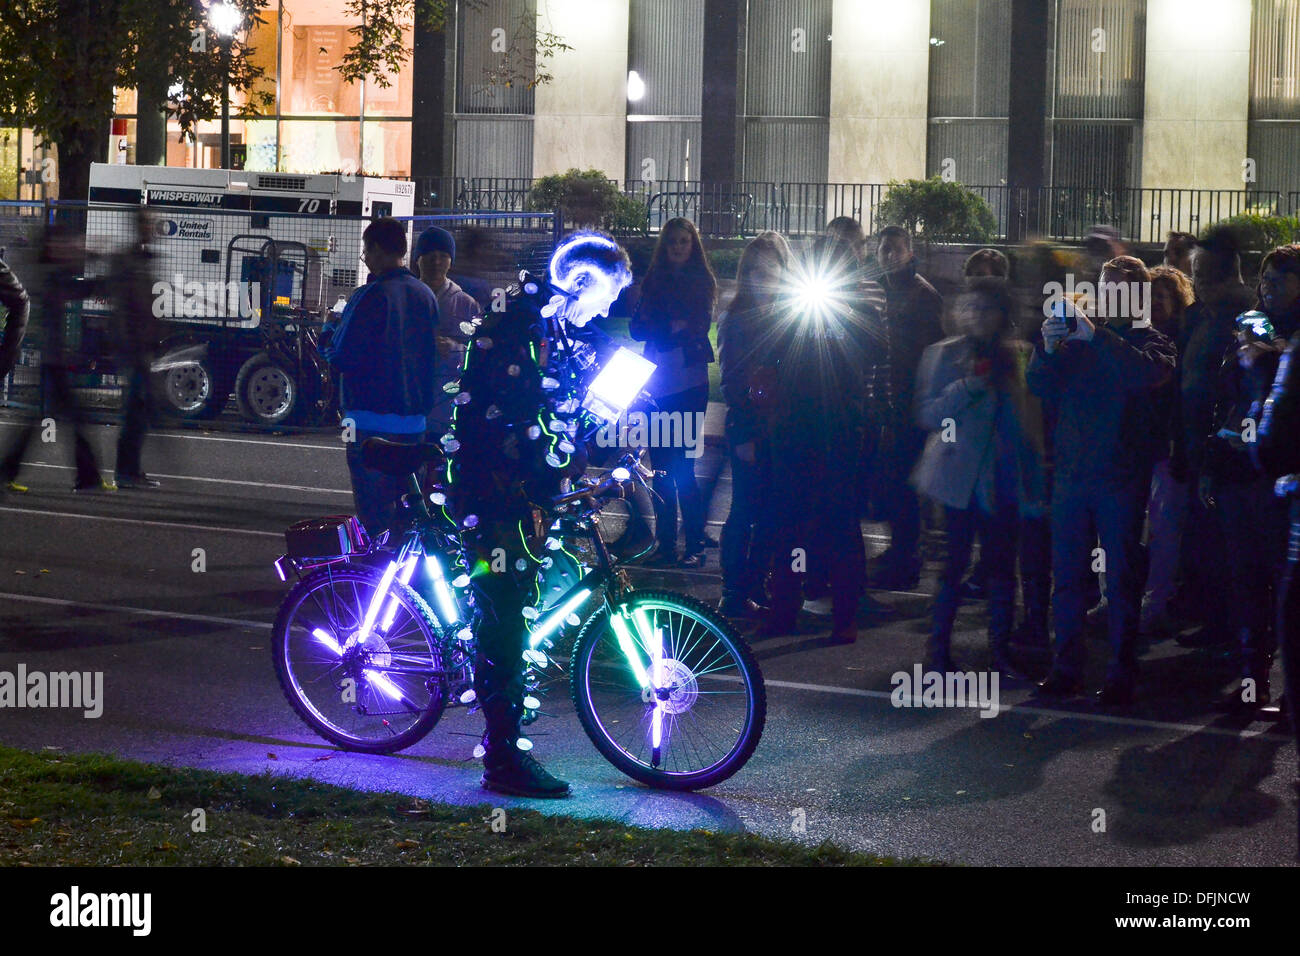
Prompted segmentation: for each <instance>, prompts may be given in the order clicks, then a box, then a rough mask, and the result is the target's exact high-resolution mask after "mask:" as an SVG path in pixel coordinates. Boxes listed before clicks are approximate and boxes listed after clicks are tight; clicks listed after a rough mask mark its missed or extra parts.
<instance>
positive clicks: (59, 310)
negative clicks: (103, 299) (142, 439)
mask: <svg viewBox="0 0 1300 956" xmlns="http://www.w3.org/2000/svg"><path fill="white" fill-rule="evenodd" d="M84 258H85V249H84V245H83V242H82V238H81V236H79V235H78V234H77V233H76V232H74V231H73V230H72V229H71V228H69V227H68V226H66V225H61V224H56V225H53V226H49V227H47V228H46V230H45V234H44V236H43V237H42V239H41V252H40V257H39V259H38V262H39V263H40V264H41V265H42V266H44V270H43V275H42V277H41V292H40V310H39V315H38V319H39V326H40V331H41V337H40V350H41V401H40V412H39V414H38V415H37V416H36V418H34V419H33V420H31V421H29V422H27V424H25V425H24V426H23V427H22V429H21V430H20V431H19V433H18V436H17V437H16V438H15V439H14V441H13V443H12V444H11V445H10V446H9V448H8V450H7V451H6V453H5V455H4V457H3V459H0V483H4V484H6V485H9V486H10V488H11V489H12V490H15V491H25V490H26V489H25V488H24V487H23V486H21V485H18V484H17V478H18V473H19V470H20V469H21V468H22V463H23V459H24V457H25V456H26V454H27V449H28V447H29V446H30V444H31V443H32V441H33V440H34V439H35V438H36V435H37V432H38V430H39V429H40V427H41V426H40V424H39V423H40V421H41V420H43V419H46V418H53V419H55V421H56V423H57V422H58V421H60V420H62V421H64V422H67V423H68V424H69V425H71V426H72V440H73V449H74V462H75V465H76V478H75V479H74V483H73V486H72V490H73V491H74V492H76V493H80V494H96V493H103V492H113V491H117V485H115V484H113V483H112V482H109V481H105V480H104V479H103V477H102V476H101V475H100V473H99V462H98V460H97V458H96V456H95V450H94V448H92V447H91V444H90V441H89V439H88V438H87V436H86V424H87V423H86V419H85V413H84V412H83V411H82V408H81V406H80V404H79V403H78V402H77V398H76V396H75V395H74V394H73V391H72V371H73V368H74V363H75V356H74V355H73V354H71V352H70V351H69V350H68V349H67V348H66V342H65V326H66V315H65V312H66V310H67V307H68V305H69V303H72V302H77V301H80V300H82V299H84V298H86V297H87V296H88V295H92V294H98V293H99V292H100V291H101V290H100V288H99V284H98V283H90V282H87V281H86V280H85V279H83V278H82V277H81V274H80V273H81V265H82V262H83V260H84ZM7 338H8V337H7V336H6V341H7ZM55 435H56V438H57V424H56V432H55Z"/></svg>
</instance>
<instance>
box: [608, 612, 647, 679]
mask: <svg viewBox="0 0 1300 956" xmlns="http://www.w3.org/2000/svg"><path fill="white" fill-rule="evenodd" d="M609 625H610V627H612V628H613V629H614V636H615V637H617V638H618V647H619V650H621V651H622V652H623V656H624V657H626V658H627V662H628V664H629V665H630V666H631V668H632V673H633V674H635V675H636V679H637V682H638V683H639V684H640V685H641V687H642V689H643V690H644V689H645V688H648V687H649V686H650V677H649V675H648V674H646V672H645V665H644V664H642V663H641V655H640V654H638V653H637V650H636V642H635V641H634V640H632V632H631V631H629V630H628V629H627V622H626V621H624V620H623V616H622V615H621V614H619V613H618V612H617V611H615V612H613V613H611V614H610V616H609Z"/></svg>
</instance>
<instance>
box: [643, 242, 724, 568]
mask: <svg viewBox="0 0 1300 956" xmlns="http://www.w3.org/2000/svg"><path fill="white" fill-rule="evenodd" d="M717 289H718V283H717V280H716V279H715V278H714V276H713V270H712V269H711V268H710V267H709V262H708V260H707V259H706V258H705V257H704V244H703V243H702V242H701V241H700V233H699V230H697V229H696V228H695V224H694V223H693V222H691V221H690V220H689V219H681V218H677V219H670V220H668V222H666V223H665V224H664V227H663V229H662V230H661V231H660V233H659V242H658V243H657V244H656V245H655V251H654V255H653V257H652V258H651V259H650V267H649V269H647V270H646V274H645V278H644V279H643V280H642V281H641V298H640V300H639V301H638V303H637V307H636V312H635V314H634V315H633V316H632V320H631V322H630V323H629V325H628V331H629V333H630V334H631V336H632V338H634V339H636V340H637V341H639V342H644V343H645V344H646V345H645V357H646V358H647V359H649V360H650V361H651V362H654V363H655V365H657V366H658V368H657V369H656V370H655V373H654V376H653V377H652V378H651V379H650V382H649V383H648V384H647V386H646V387H647V390H648V391H649V392H650V394H651V396H653V398H654V401H655V405H656V408H657V411H658V412H659V413H660V414H667V415H668V416H670V417H668V418H665V419H664V422H671V423H673V427H672V428H671V429H670V428H669V427H667V426H666V425H664V424H661V425H660V427H658V428H656V429H654V430H653V431H654V433H655V434H657V435H658V436H659V437H660V439H661V442H660V447H657V448H654V449H653V450H652V452H651V456H652V458H653V460H654V464H655V468H656V469H657V470H659V471H662V472H664V473H665V477H664V478H662V479H659V478H657V479H656V480H655V489H654V490H655V494H656V496H657V500H656V501H655V526H656V537H657V538H658V539H659V547H658V549H657V550H656V552H655V554H654V557H653V558H652V559H651V560H652V563H654V564H657V565H676V564H677V563H678V561H677V509H678V505H679V504H680V506H681V513H682V525H683V531H684V534H685V538H686V553H685V557H684V558H683V559H682V561H681V566H682V567H691V568H698V567H702V566H703V564H704V548H705V547H706V546H710V545H712V544H714V542H712V541H711V540H709V539H708V538H706V537H705V534H704V519H705V514H704V510H705V505H704V500H703V498H702V496H701V495H700V490H699V488H698V487H697V486H696V484H695V464H694V458H696V457H698V451H696V450H695V449H688V448H687V447H685V445H686V440H687V439H688V438H690V437H693V438H694V440H695V441H697V442H699V441H703V435H702V432H703V424H704V412H705V410H706V409H707V408H708V404H709V363H710V362H712V361H713V346H712V345H711V344H710V343H709V329H710V327H711V326H712V325H713V306H714V302H715V301H716V299H717ZM687 416H691V420H690V423H689V425H688V424H687ZM665 436H670V440H669V441H667V442H663V441H662V439H663V438H664V437H665Z"/></svg>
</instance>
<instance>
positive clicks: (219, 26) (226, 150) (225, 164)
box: [208, 0, 244, 169]
mask: <svg viewBox="0 0 1300 956" xmlns="http://www.w3.org/2000/svg"><path fill="white" fill-rule="evenodd" d="M243 21H244V15H243V13H241V12H240V10H239V8H238V7H237V6H235V5H234V4H233V3H230V2H229V0H220V2H218V3H214V4H212V6H210V7H208V23H209V25H211V27H212V30H213V32H214V33H216V35H217V36H218V37H220V38H221V168H222V169H229V168H230V41H231V40H232V39H233V38H234V36H235V31H236V30H238V29H239V25H240V24H241V23H243Z"/></svg>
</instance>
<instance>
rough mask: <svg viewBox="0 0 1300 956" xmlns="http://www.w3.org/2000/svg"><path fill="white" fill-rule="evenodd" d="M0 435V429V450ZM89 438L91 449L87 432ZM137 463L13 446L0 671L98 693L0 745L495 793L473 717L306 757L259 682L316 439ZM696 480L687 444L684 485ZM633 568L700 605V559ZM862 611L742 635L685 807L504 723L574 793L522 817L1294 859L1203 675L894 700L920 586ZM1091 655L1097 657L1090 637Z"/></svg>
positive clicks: (1283, 828)
mask: <svg viewBox="0 0 1300 956" xmlns="http://www.w3.org/2000/svg"><path fill="white" fill-rule="evenodd" d="M13 431H14V429H13V426H12V424H11V423H10V422H8V421H7V420H5V419H2V418H0V442H7V441H8V440H9V438H10V437H11V436H12V434H13ZM94 432H95V440H96V443H97V444H98V445H99V446H100V447H101V448H102V449H103V451H104V453H105V456H104V458H103V459H102V460H105V461H111V460H112V458H111V449H112V439H113V436H114V431H113V429H112V428H109V427H97V428H95V429H94ZM147 454H148V462H149V466H150V470H151V471H152V472H154V473H156V474H158V475H159V476H160V477H162V478H163V479H164V480H165V482H166V484H165V487H164V488H163V489H161V490H159V491H154V492H121V493H119V494H117V495H113V496H104V497H94V498H82V497H80V496H75V495H73V494H71V493H70V492H69V491H68V489H69V488H70V486H71V481H72V478H71V476H72V472H71V469H70V468H69V467H68V465H69V464H70V461H69V460H68V456H69V455H70V453H69V452H68V451H67V449H65V448H64V447H63V446H62V445H61V444H57V443H56V444H54V445H50V446H42V447H40V448H39V449H37V452H36V457H35V459H34V460H35V464H34V465H32V466H30V467H29V468H28V469H27V470H26V471H25V472H24V479H25V481H26V482H27V483H28V484H29V485H30V486H31V491H30V493H28V494H26V495H9V496H7V497H4V498H0V529H2V533H0V670H3V671H11V672H12V671H14V670H15V669H16V668H17V666H18V665H19V664H20V663H21V664H24V665H25V666H26V667H27V669H28V670H29V671H32V670H43V671H57V670H70V669H76V670H92V671H103V673H104V682H105V690H104V696H105V704H104V712H103V715H102V716H101V717H99V718H98V719H86V718H85V717H83V716H81V714H80V713H79V712H70V711H66V710H27V709H24V710H10V711H5V712H4V714H3V717H0V740H3V742H4V743H6V744H11V745H16V746H22V747H28V748H32V749H40V748H43V747H57V748H62V749H65V750H70V751H89V750H98V751H111V752H115V753H118V754H121V755H124V756H129V757H133V758H138V759H144V760H152V761H159V762H165V763H172V764H181V765H189V766H196V767H204V768H209V769H217V770H238V771H244V772H260V771H267V770H269V771H271V772H273V773H276V774H285V775H294V776H311V777H314V778H317V779H320V780H325V781H329V782H333V783H340V784H346V785H351V786H357V787H363V788H375V789H394V790H399V791H403V792H406V793H410V794H415V795H420V796H425V797H430V798H436V799H440V800H447V801H453V802H464V803H479V802H482V801H484V799H485V798H489V799H490V802H491V803H493V804H494V805H504V806H509V805H511V804H512V803H515V802H516V801H511V800H509V799H507V798H501V797H493V796H491V795H487V794H485V793H484V792H483V791H482V790H480V788H479V786H478V778H479V770H478V768H477V766H476V763H475V762H474V761H472V760H471V759H470V750H471V748H472V746H473V744H474V742H475V740H476V738H477V737H478V734H479V728H480V721H479V718H478V717H477V715H467V714H466V713H465V712H464V711H454V712H450V713H449V715H448V716H447V717H446V718H445V719H444V721H443V722H442V723H441V724H440V725H439V726H438V727H437V728H436V729H435V731H434V732H433V733H432V734H431V735H430V736H429V737H428V738H426V739H425V740H424V741H422V742H421V743H420V744H418V745H417V746H416V747H414V748H412V750H410V751H409V752H407V753H404V754H401V755H396V756H389V757H374V756H366V755H357V754H348V753H343V752H340V751H338V750H335V749H333V748H332V747H330V746H329V745H327V744H325V743H324V742H323V741H321V740H320V739H318V738H316V737H315V736H314V735H312V734H311V732H310V731H308V730H307V729H306V728H305V727H304V726H303V725H302V724H300V723H299V722H298V720H297V718H296V717H295V716H294V714H293V713H292V712H291V711H290V710H289V708H288V706H287V704H286V703H285V701H284V700H283V698H282V697H281V695H280V692H279V689H278V687H277V685H276V682H275V678H274V675H273V672H272V669H271V662H270V657H269V654H268V653H267V638H268V633H269V629H270V622H271V620H272V619H273V617H274V613H275V608H276V605H277V603H278V601H279V599H280V597H281V596H282V594H283V590H284V586H283V585H281V584H280V582H279V581H278V580H277V578H276V577H275V575H274V573H273V572H272V570H271V561H272V560H273V559H274V558H275V557H276V556H277V555H278V554H279V553H280V550H281V543H282V538H281V535H280V531H281V529H283V527H284V526H286V525H287V524H289V523H290V522H292V521H294V520H297V519H299V518H302V517H305V516H310V515H315V514H325V513H331V512H339V511H346V510H348V509H349V506H350V495H349V494H348V492H347V487H348V483H347V474H346V469H345V466H344V462H343V453H342V451H341V448H340V446H339V445H337V444H336V443H334V442H333V441H332V440H330V439H328V438H323V437H320V436H313V435H307V436H302V435H299V436H290V437H281V438H273V437H261V436H251V435H242V434H231V433H212V434H204V433H201V432H194V431H184V432H172V433H167V434H158V435H155V436H154V437H152V438H151V440H150V445H149V447H148V450H147ZM716 469H717V461H716V456H715V455H714V454H713V453H712V452H710V453H709V454H706V455H705V457H704V459H702V462H701V468H700V470H701V472H710V473H711V472H714V471H716ZM728 487H729V486H728V481H727V479H726V477H725V476H723V477H722V478H721V479H720V480H719V481H718V483H717V488H716V495H715V499H714V506H713V517H714V519H717V518H719V517H721V515H722V514H724V513H725V508H726V500H727V494H728ZM716 530H717V528H716V526H715V527H714V531H715V532H716ZM873 544H878V542H875V541H874V539H873ZM196 548H202V549H204V552H205V556H206V570H205V571H203V572H202V573H198V572H195V571H194V570H193V569H192V564H193V560H194V559H193V555H194V549H196ZM636 573H637V575H638V580H641V579H644V580H645V581H646V582H647V583H649V582H652V581H654V582H656V583H661V584H667V583H670V584H671V585H672V586H674V587H678V588H680V589H684V590H686V591H689V592H690V593H692V594H694V595H697V596H699V597H701V598H704V599H707V600H716V597H717V592H718V586H717V577H716V572H715V571H706V572H673V573H671V574H664V575H661V576H659V577H654V576H652V575H651V574H650V573H648V572H636ZM922 590H926V586H924V585H923V588H922ZM880 596H881V597H882V598H883V599H884V600H886V601H888V602H890V603H892V604H895V605H896V606H897V607H898V608H899V610H900V612H901V613H900V616H899V618H898V619H897V620H896V621H894V622H893V623H891V624H890V625H888V626H885V627H879V628H875V629H871V630H868V631H865V632H864V633H863V637H862V638H861V639H860V640H859V642H858V643H857V644H856V645H853V646H850V647H835V646H830V645H828V644H827V642H826V628H825V624H826V622H825V619H824V618H816V617H811V616H810V617H808V618H807V621H806V624H807V628H808V630H807V632H806V633H803V634H800V635H798V636H794V637H790V638H784V639H779V640H767V641H757V642H756V643H755V648H756V651H757V653H758V656H759V658H760V659H761V662H762V666H763V669H764V673H765V676H766V678H767V681H768V694H769V713H768V722H767V730H766V733H765V734H764V737H763V741H762V743H761V744H760V746H759V749H758V751H757V753H756V754H755V756H754V758H753V760H752V761H751V762H750V764H749V765H748V766H747V767H746V768H745V769H744V770H742V771H741V772H740V773H739V774H737V775H736V776H735V777H733V778H732V779H731V780H729V781H727V782H725V783H724V784H722V785H720V786H718V787H715V788H713V789H711V790H709V791H707V792H705V793H700V794H665V793H659V792H654V791H650V790H647V789H645V788H643V787H641V786H639V785H637V784H635V783H634V782H632V781H631V780H629V779H627V778H625V777H623V776H622V775H621V774H619V773H618V772H617V771H616V770H614V769H613V767H611V766H610V765H608V764H607V763H605V762H604V761H603V760H602V759H601V758H600V757H599V756H598V754H597V753H596V751H595V749H594V748H593V747H592V746H591V744H590V742H589V741H588V740H587V739H586V737H585V736H584V735H583V734H582V731H581V729H580V728H579V726H578V723H577V720H576V717H575V716H574V714H573V710H572V705H571V704H569V703H568V701H567V700H549V701H548V704H549V707H548V710H549V713H550V716H548V717H546V718H544V719H543V720H542V721H541V722H539V723H538V724H537V725H536V726H535V727H534V728H533V731H534V732H533V733H532V734H531V736H532V737H533V738H534V739H535V740H536V742H537V748H538V749H537V752H538V754H539V755H540V756H541V757H542V758H543V759H544V760H545V762H546V763H547V766H548V767H550V768H552V769H553V770H555V771H556V772H557V773H559V774H560V775H562V776H564V777H566V778H567V779H569V780H571V781H573V782H574V784H575V796H574V797H573V798H571V799H570V800H568V801H565V802H564V803H562V804H553V803H540V804H531V805H537V806H539V808H540V809H542V810H544V811H546V812H563V813H571V814H580V815H592V816H605V817H613V818H617V819H620V820H624V821H627V822H629V823H637V824H644V825H648V826H662V827H679V828H689V827H706V828H711V829H738V828H745V829H749V830H753V831H756V832H761V833H765V834H769V835H773V836H779V837H786V838H790V839H797V840H806V841H809V842H820V841H821V840H824V839H830V840H833V841H835V842H837V843H840V844H842V845H844V846H848V847H853V848H858V849H862V850H869V851H874V852H879V853H889V854H896V855H901V856H924V857H932V858H939V859H944V860H952V861H961V862H966V863H976V864H1086V865H1120V864H1139V865H1142V864H1154V865H1185V864H1201V865H1228V866H1234V865H1260V864H1286V863H1290V862H1293V861H1294V858H1295V857H1294V852H1295V851H1294V847H1295V840H1296V830H1295V826H1296V823H1295V819H1296V815H1295V810H1294V796H1293V791H1292V790H1291V788H1290V781H1292V780H1294V779H1295V777H1296V757H1295V753H1294V750H1293V748H1292V747H1291V746H1290V745H1289V744H1288V742H1287V738H1286V737H1284V736H1281V735H1278V734H1276V733H1272V732H1270V728H1271V725H1269V724H1266V723H1262V722H1255V723H1251V722H1247V721H1239V720H1232V719H1229V718H1226V717H1224V716H1221V715H1216V714H1215V713H1214V712H1213V711H1212V710H1211V709H1210V708H1209V707H1207V706H1205V705H1204V704H1203V703H1202V702H1203V701H1205V700H1207V699H1209V697H1210V696H1211V695H1212V694H1213V693H1215V692H1216V691H1217V690H1218V689H1219V688H1220V687H1224V686H1226V685H1227V682H1228V681H1229V679H1230V678H1231V676H1232V674H1231V669H1230V667H1229V666H1228V663H1227V662H1226V661H1223V660H1220V659H1217V658H1214V657H1210V656H1207V655H1205V654H1201V653H1196V652H1189V651H1184V650H1182V649H1180V648H1178V647H1176V646H1173V645H1172V644H1168V643H1167V644H1161V645H1157V646H1156V647H1155V648H1154V649H1153V650H1152V651H1151V652H1150V654H1149V655H1148V661H1147V663H1146V665H1145V666H1146V671H1145V673H1146V675H1147V684H1148V693H1147V695H1146V697H1145V700H1144V702H1143V703H1142V704H1141V705H1140V706H1139V707H1138V708H1136V709H1135V710H1134V712H1133V713H1131V714H1128V715H1116V714H1107V713H1103V712H1100V711H1098V710H1097V709H1096V708H1095V707H1094V706H1093V705H1092V704H1090V703H1088V702H1085V701H1082V700H1080V701H1075V702H1073V703H1072V704H1071V705H1069V706H1063V707H1060V708H1049V707H1043V706H1040V705H1037V704H1034V703H1033V702H1027V701H1028V695H1027V692H1026V691H1024V690H1012V689H1007V688H1005V687H1004V688H1003V689H1002V696H1001V704H1002V711H1001V712H1000V713H999V714H998V716H996V717H994V718H991V719H986V718H981V717H980V716H979V714H978V712H977V711H976V710H973V709H965V710H957V709H923V708H916V709H907V708H896V707H894V706H892V705H891V702H890V699H889V697H890V690H891V681H890V677H891V675H892V674H893V673H894V672H896V671H899V670H904V669H910V667H911V665H912V662H913V661H914V660H915V659H917V655H918V654H919V653H920V650H921V647H922V644H923V641H924V633H925V627H926V618H925V612H926V606H927V599H926V597H925V596H924V595H923V594H919V593H918V594H900V593H892V594H889V593H887V594H882V595H880ZM983 623H984V622H983V617H982V611H981V609H980V608H978V607H977V608H973V609H969V610H967V611H964V612H963V615H962V618H961V622H960V633H959V636H958V639H957V651H958V654H959V655H962V656H964V657H965V658H966V659H967V660H968V661H970V662H971V663H972V664H973V665H976V666H978V665H980V664H982V663H983V662H984V661H985V659H986V656H985V650H984V641H983V638H982V636H981V635H982V626H983ZM1093 646H1094V651H1095V653H1094V657H1096V658H1098V660H1096V661H1094V665H1096V664H1099V663H1100V660H1099V659H1100V657H1101V653H1102V650H1103V646H1102V644H1101V643H1100V642H1098V643H1096V644H1094V645H1093ZM1093 683H1094V685H1096V684H1098V683H1099V674H1096V673H1094V674H1093ZM1103 812H1104V832H1098V821H1099V820H1102V819H1103V818H1102V813H1103ZM801 822H802V823H803V825H804V830H803V832H798V830H797V826H798V825H799V824H800V823H801Z"/></svg>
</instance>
